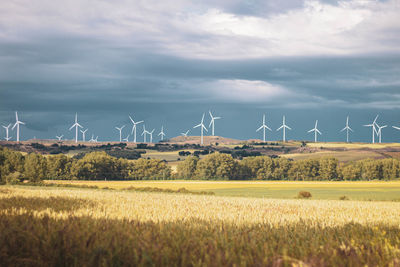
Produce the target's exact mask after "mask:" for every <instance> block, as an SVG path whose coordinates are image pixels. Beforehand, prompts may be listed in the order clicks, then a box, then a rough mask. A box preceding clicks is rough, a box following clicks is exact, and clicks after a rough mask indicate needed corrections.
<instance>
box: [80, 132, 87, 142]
mask: <svg viewBox="0 0 400 267" xmlns="http://www.w3.org/2000/svg"><path fill="white" fill-rule="evenodd" d="M87 130H88V129H86V130H84V131H82V130H80V131H81V133H82V141H83V142H85V134H86V132H87Z"/></svg>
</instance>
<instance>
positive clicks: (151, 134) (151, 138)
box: [147, 129, 155, 143]
mask: <svg viewBox="0 0 400 267" xmlns="http://www.w3.org/2000/svg"><path fill="white" fill-rule="evenodd" d="M154 130H155V129H153V130H152V131H151V132H147V133H148V134H149V135H150V143H153V133H154Z"/></svg>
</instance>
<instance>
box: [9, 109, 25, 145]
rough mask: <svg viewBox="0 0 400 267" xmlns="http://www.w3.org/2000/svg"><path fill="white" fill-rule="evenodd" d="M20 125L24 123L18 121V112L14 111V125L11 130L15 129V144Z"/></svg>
mask: <svg viewBox="0 0 400 267" xmlns="http://www.w3.org/2000/svg"><path fill="white" fill-rule="evenodd" d="M20 124H22V125H25V122H22V121H20V120H18V112H17V111H15V124H14V126H13V127H12V128H11V129H12V130H14V128H15V127H17V142H19V125H20Z"/></svg>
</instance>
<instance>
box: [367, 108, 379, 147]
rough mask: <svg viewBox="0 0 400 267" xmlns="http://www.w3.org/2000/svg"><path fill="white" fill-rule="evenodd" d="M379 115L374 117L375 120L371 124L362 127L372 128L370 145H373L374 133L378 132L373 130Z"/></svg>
mask: <svg viewBox="0 0 400 267" xmlns="http://www.w3.org/2000/svg"><path fill="white" fill-rule="evenodd" d="M378 117H379V115H376V117H375V120H374V121H373V122H372V123H371V124H366V125H364V126H365V127H372V143H373V144H375V133H376V134H378V131H377V130H376V128H375V125H376V120H377V119H378Z"/></svg>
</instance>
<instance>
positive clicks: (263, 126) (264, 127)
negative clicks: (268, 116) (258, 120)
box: [256, 114, 272, 142]
mask: <svg viewBox="0 0 400 267" xmlns="http://www.w3.org/2000/svg"><path fill="white" fill-rule="evenodd" d="M261 129H263V141H264V142H265V129H268V130H270V131H272V130H271V128H269V127H268V126H267V125H266V124H265V114H264V115H263V122H262V125H261V126H260V128H258V129H257V130H256V132H258V131H259V130H261Z"/></svg>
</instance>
